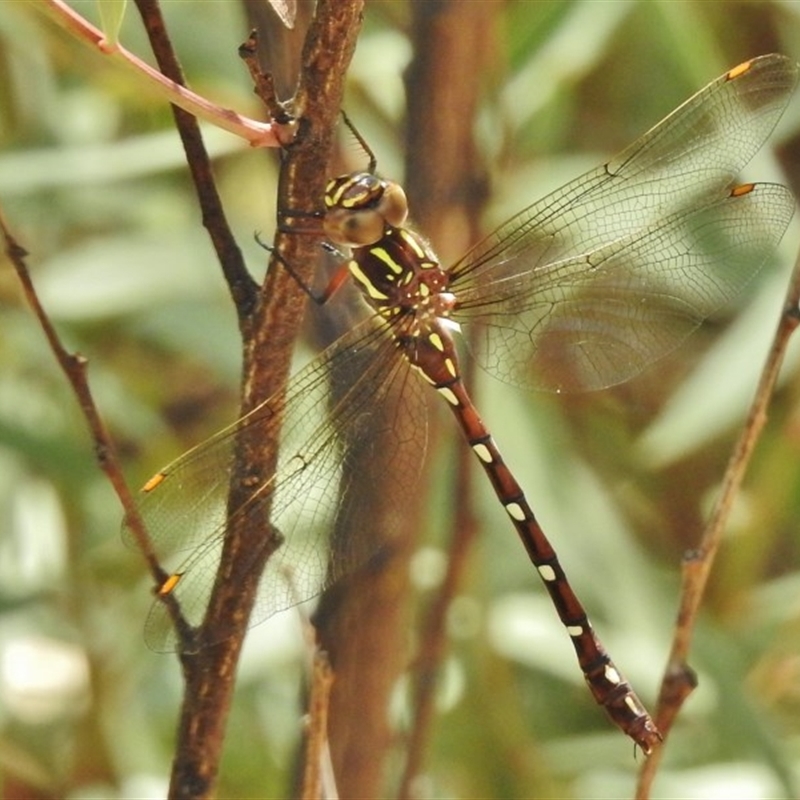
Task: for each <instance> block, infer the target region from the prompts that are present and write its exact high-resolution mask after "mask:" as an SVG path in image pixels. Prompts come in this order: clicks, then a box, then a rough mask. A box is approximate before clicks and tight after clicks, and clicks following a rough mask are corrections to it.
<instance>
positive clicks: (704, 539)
mask: <svg viewBox="0 0 800 800" xmlns="http://www.w3.org/2000/svg"><path fill="white" fill-rule="evenodd" d="M799 305H800V254H798V258H797V261H796V262H795V265H794V270H793V272H792V275H791V278H790V281H789V287H788V290H787V292H786V297H785V299H784V303H783V307H782V310H781V315H780V319H779V320H778V326H777V329H776V331H775V336H774V338H773V340H772V345H771V347H770V349H769V353H768V354H767V359H766V362H765V364H764V368H763V370H762V372H761V377H760V379H759V382H758V387H757V389H756V393H755V396H754V398H753V402H752V404H751V406H750V411H749V413H748V415H747V420H746V421H745V424H744V427H743V429H742V432H741V434H740V436H739V440H738V441H737V443H736V446H735V447H734V450H733V453H732V454H731V457H730V459H729V461H728V466H727V469H726V471H725V475H724V477H723V481H722V488H721V490H720V494H719V497H718V498H717V501H716V503H715V505H714V508H713V510H712V512H711V516H710V518H709V520H708V524H707V525H706V527H705V530H704V531H703V534H702V536H701V537H700V541H699V543H698V546H697V547H696V548H695V549H694V550H691V551H690V552H688V553H687V554H686V556H685V558H684V563H683V585H682V591H681V599H680V605H679V608H678V615H677V621H676V627H675V635H674V638H673V641H672V648H671V650H670V654H669V658H668V660H667V667H666V669H665V671H664V677H663V679H662V682H661V690H660V692H659V698H658V706H657V711H656V724H657V725H658V727H659V729H660V730H661V732H662V734H663V736H664V737H665V738H666V737H667V735H668V734H669V730H670V728H671V727H672V724H673V722H674V720H675V718H676V717H677V715H678V712H679V711H680V709H681V707H682V706H683V703H684V702H685V700H686V698H687V697H688V696H689V695H690V694H691V692H692V690H693V689H694V687H695V685H696V680H695V676H694V672H693V671H692V669H691V667H690V666H689V665H688V661H687V659H688V656H689V649H690V647H691V642H692V636H693V634H694V629H695V625H696V623H697V616H698V612H699V610H700V605H701V603H702V600H703V596H704V594H705V589H706V586H707V584H708V578H709V575H710V574H711V568H712V567H713V565H714V559H715V557H716V554H717V551H718V549H719V546H720V543H721V541H722V535H723V532H724V530H725V525H726V523H727V521H728V517H729V516H730V512H731V509H732V507H733V503H734V500H735V498H736V496H737V494H738V492H739V490H740V488H741V485H742V481H743V479H744V475H745V471H746V470H747V466H748V464H749V463H750V459H751V458H752V455H753V452H754V450H755V447H756V444H757V443H758V440H759V438H760V436H761V433H762V431H763V429H764V425H765V424H766V421H767V407H768V405H769V402H770V400H771V398H772V395H773V392H774V390H775V384H776V383H777V380H778V375H779V373H780V368H781V364H782V363H783V358H784V356H785V354H786V349H787V347H788V345H789V341H790V339H791V337H792V334H793V333H794V331H795V330H796V329H797V327H798V324H800V308H799ZM663 749H664V748H658V749H657V750H656V752H655V753H654V754H653V755H652V756H651V757H650V758H648V759H647V760H646V761H645V762H644V763H643V765H642V769H641V772H640V775H639V783H638V786H637V789H636V798H637V800H646V798H648V797H649V796H650V789H651V787H652V784H653V780H654V779H655V776H656V773H657V772H658V768H659V766H660V763H661V758H662V753H663Z"/></svg>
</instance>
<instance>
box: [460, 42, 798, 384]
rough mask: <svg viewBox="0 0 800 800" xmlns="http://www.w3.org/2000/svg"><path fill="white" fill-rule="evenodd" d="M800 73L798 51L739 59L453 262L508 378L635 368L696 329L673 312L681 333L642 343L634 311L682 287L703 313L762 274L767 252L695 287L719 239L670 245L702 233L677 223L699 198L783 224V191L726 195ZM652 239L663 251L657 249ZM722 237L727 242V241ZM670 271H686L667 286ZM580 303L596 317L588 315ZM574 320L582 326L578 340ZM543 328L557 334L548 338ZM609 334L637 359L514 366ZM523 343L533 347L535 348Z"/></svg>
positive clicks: (604, 374) (533, 380) (666, 312)
mask: <svg viewBox="0 0 800 800" xmlns="http://www.w3.org/2000/svg"><path fill="white" fill-rule="evenodd" d="M796 82H797V68H796V65H795V64H794V63H793V62H791V61H790V60H789V59H787V58H785V57H783V56H779V55H769V56H761V57H759V58H756V59H753V61H751V62H749V64H748V65H747V66H746V67H745V66H743V67H741V68H737V69H736V70H731V71H730V72H729V73H726V74H725V75H723V76H722V77H720V78H718V79H717V80H716V81H714V82H713V83H711V84H709V85H708V86H707V87H706V88H705V89H703V90H701V91H700V92H698V93H697V94H696V95H695V96H694V97H692V98H690V99H689V100H687V101H686V102H685V103H684V104H683V105H682V106H680V107H679V108H678V109H676V110H675V111H674V112H673V113H672V114H670V115H669V116H668V117H666V118H665V119H664V120H662V121H661V122H660V123H659V124H658V125H656V126H655V127H654V128H652V129H651V130H650V131H648V132H647V133H646V134H644V135H643V136H642V137H641V138H639V139H638V140H637V141H636V142H634V143H633V144H632V145H631V146H630V147H628V148H627V149H626V150H625V151H623V152H622V153H621V154H620V155H618V156H617V157H616V158H614V159H612V160H611V161H609V162H608V163H607V164H605V165H603V166H601V167H599V168H598V169H596V170H593V171H591V172H589V173H586V174H585V175H583V176H581V177H579V178H577V179H576V180H574V181H572V182H570V183H568V184H567V185H566V186H564V187H562V188H561V189H559V190H557V191H556V192H554V193H552V194H551V195H549V196H547V197H545V198H544V199H543V200H540V201H539V202H537V203H535V204H534V205H532V206H530V207H529V208H527V209H526V210H524V211H523V212H521V213H520V214H518V215H517V216H515V217H514V218H512V219H511V220H509V221H508V222H507V223H505V224H504V225H502V226H501V227H500V228H499V229H498V230H497V231H495V232H494V233H493V234H491V235H490V236H489V237H488V238H487V239H486V240H484V242H482V243H481V244H479V245H478V246H477V247H476V248H474V249H473V250H472V251H470V253H468V254H467V256H465V257H464V258H463V259H461V260H460V261H459V262H458V263H456V264H455V265H454V266H453V268H452V269H451V275H452V282H451V287H452V290H453V292H454V293H456V296H457V297H458V313H457V315H456V316H457V318H458V319H459V320H460V321H463V322H464V323H466V324H471V325H473V326H477V327H478V328H479V331H478V338H479V339H480V341H481V342H482V345H483V347H482V349H481V350H479V351H478V352H477V353H476V355H477V357H478V358H479V360H480V361H481V362H482V363H483V364H484V365H485V366H486V367H487V368H488V369H489V370H490V371H492V372H494V373H496V374H498V375H499V376H500V377H501V378H503V379H504V380H507V381H509V382H511V383H515V384H519V385H523V386H532V387H535V388H546V389H553V390H560V389H583V388H599V387H601V386H607V385H610V384H613V383H616V382H619V381H621V380H625V379H626V378H629V377H631V375H633V374H635V373H636V372H638V371H639V370H640V369H641V368H642V367H643V366H645V365H646V364H647V363H650V362H652V361H653V360H655V359H656V358H658V357H660V356H662V355H664V354H665V353H666V352H668V351H669V350H671V349H672V348H673V347H675V346H676V345H677V344H678V342H679V341H680V340H681V339H682V338H683V336H685V334H686V332H687V331H685V326H677V329H678V330H679V333H672V334H670V333H669V332H667V333H666V334H665V335H660V336H649V337H646V341H647V343H648V344H647V345H645V344H644V343H642V342H641V341H638V342H637V341H634V339H635V338H636V337H638V336H639V333H638V331H637V330H634V329H632V322H634V321H635V322H636V323H637V324H644V325H645V326H646V327H652V326H654V325H655V324H656V323H657V321H658V320H659V319H660V318H661V317H663V316H667V317H672V313H671V311H670V303H671V299H670V298H672V297H673V296H676V295H677V296H680V297H681V298H682V299H683V300H684V301H686V302H688V303H689V305H690V306H691V307H692V308H694V309H695V311H698V310H701V309H706V310H705V311H703V313H704V314H706V315H707V314H708V313H710V312H711V311H713V310H714V309H715V308H717V307H718V306H719V305H721V304H722V303H723V302H724V301H725V300H726V299H727V298H728V297H730V296H731V294H732V293H733V292H734V291H737V290H738V289H734V287H738V288H739V289H740V288H741V286H743V285H744V283H745V282H746V281H743V280H742V273H747V274H748V275H753V274H755V272H756V271H757V269H758V268H759V266H760V264H761V263H763V260H764V258H763V255H762V254H760V253H755V256H756V257H755V258H754V259H753V260H752V261H751V262H750V264H749V266H748V265H747V264H745V263H743V262H740V261H738V260H737V270H736V271H737V274H736V275H732V276H730V277H729V278H725V279H723V280H722V281H717V280H715V283H717V284H719V285H720V287H721V288H722V290H723V291H722V292H721V293H720V294H719V295H718V296H717V298H716V299H714V300H712V299H711V298H710V297H707V296H702V297H694V296H693V294H692V288H691V287H693V286H704V285H705V283H706V282H705V279H704V278H703V277H701V276H698V275H696V274H695V272H694V271H695V270H704V269H708V268H709V267H710V265H711V264H712V261H711V260H710V259H709V258H708V256H707V255H706V253H713V251H714V249H715V248H714V247H711V248H709V247H706V250H705V251H704V252H702V253H698V254H697V257H692V255H691V254H690V253H687V254H685V255H684V254H681V255H680V256H676V257H672V256H671V255H670V254H672V253H674V252H676V251H677V250H678V249H679V248H680V247H681V245H682V243H683V244H685V243H687V242H690V241H692V239H693V238H694V234H693V233H692V231H691V230H689V231H681V230H680V224H679V221H680V220H684V221H685V222H686V223H687V224H690V225H693V224H695V222H696V218H695V217H694V216H693V213H691V210H692V209H695V210H699V211H698V212H697V213H699V214H700V216H701V218H702V219H704V220H706V224H709V225H711V224H713V223H712V222H711V221H709V220H708V217H709V214H711V215H713V214H714V213H717V212H716V211H715V210H717V209H718V213H720V215H721V217H720V220H719V224H718V226H717V230H719V231H721V230H724V229H725V228H726V227H729V224H730V222H729V221H730V218H731V215H733V216H735V217H736V219H737V220H738V221H739V222H740V223H741V224H742V225H743V226H744V229H745V230H744V234H743V235H744V236H745V237H746V238H747V240H748V241H752V242H760V243H763V244H764V247H765V248H767V249H768V248H769V247H771V246H772V245H774V243H775V242H776V241H777V240H778V239H779V238H780V234H781V233H782V232H783V229H784V228H785V224H786V223H785V222H784V220H785V216H786V205H787V200H786V198H785V196H784V195H783V193H780V192H778V191H776V190H772V189H768V190H761V189H759V190H758V191H757V192H755V193H754V194H753V196H751V197H749V198H747V199H745V200H744V202H734V201H729V200H728V199H727V198H728V195H729V194H730V191H731V188H732V186H733V185H734V181H735V177H736V175H737V174H738V172H739V171H740V170H741V168H742V167H743V166H744V165H745V164H746V163H747V162H748V161H749V160H750V159H751V158H752V156H753V155H754V153H755V152H756V151H757V150H758V148H759V147H760V146H761V144H762V143H763V142H764V140H765V139H766V138H767V136H768V135H769V134H770V132H771V131H772V130H773V128H774V127H775V124H776V123H777V121H778V119H779V117H780V115H781V113H782V112H783V110H784V108H785V106H786V103H787V102H788V99H789V97H790V95H791V93H792V91H793V89H794V87H795V84H796ZM736 200H741V198H737V199H736ZM750 209H753V210H754V211H755V217H754V219H752V220H750V219H747V218H746V214H747V213H748V212H749V211H750ZM687 210H689V211H690V213H686V211H687ZM772 213H774V214H775V216H776V219H775V221H773V220H772V219H770V215H771V214H772ZM698 218H699V217H698ZM706 238H707V237H706ZM656 247H661V248H663V252H662V253H659V252H655V250H656ZM716 249H717V250H719V251H720V253H721V254H722V253H724V252H725V245H723V244H719V245H717V247H716ZM600 252H602V253H613V254H614V259H613V263H614V269H613V273H614V276H615V277H614V280H609V279H608V273H607V272H605V271H602V270H601V271H599V272H598V271H597V270H596V269H595V268H592V267H591V260H592V254H594V253H600ZM584 271H585V274H583V272H584ZM623 272H624V273H627V274H626V275H623ZM666 279H669V280H673V281H675V282H676V283H682V284H685V285H684V286H670V285H667V280H666ZM621 287H624V290H623V289H621ZM687 287H688V289H687ZM606 291H607V292H609V294H607V295H605V296H604V295H603V292H606ZM514 295H516V296H517V297H518V301H517V304H516V305H513V301H512V300H511V298H512V297H513V296H514ZM539 295H542V297H539ZM623 297H625V299H626V301H627V302H631V301H632V302H634V303H635V304H636V305H637V309H635V310H628V311H620V312H619V313H612V314H610V315H604V313H603V311H604V309H603V308H602V306H603V305H604V304H608V305H609V306H615V307H616V305H617V304H618V303H620V302H621V301H622V299H623ZM662 298H665V299H666V307H665V308H662V307H661V302H662ZM520 306H521V307H524V308H529V309H535V311H529V312H528V313H526V314H525V315H523V319H521V320H517V321H514V322H512V323H509V319H508V318H509V315H512V314H514V313H515V309H516V308H519V307H520ZM579 314H581V315H582V314H588V315H589V318H588V319H587V320H582V319H581V318H580V317H579V316H576V315H579ZM551 317H553V318H555V317H557V318H558V319H551ZM615 320H616V321H617V323H619V324H621V325H622V329H621V330H620V331H618V332H616V333H615V334H612V333H611V332H610V329H609V325H611V324H612V323H614V321H615ZM601 321H602V322H601ZM696 324H697V322H695V323H694V325H692V327H694V326H695V325H696ZM509 325H511V326H512V327H511V328H510V327H509ZM576 329H577V330H580V331H581V333H580V334H579V336H580V344H576V337H578V334H576V333H575V330H576ZM509 330H513V331H514V332H513V333H511V334H510V333H508V331H509ZM545 334H546V336H547V338H548V342H547V343H545V344H541V343H539V342H538V341H537V339H538V337H539V336H540V335H545ZM558 337H562V341H560V342H559V341H558ZM607 346H612V347H617V346H621V347H622V348H623V349H627V350H628V351H632V350H636V351H637V356H636V358H634V359H633V360H629V359H627V358H623V357H622V355H621V351H620V354H618V355H612V356H610V357H609V359H608V366H607V367H605V368H592V369H586V370H580V372H582V374H584V375H585V376H586V378H585V381H584V382H580V381H576V380H575V379H574V378H569V379H567V380H566V382H564V381H561V380H560V379H555V378H554V376H553V375H552V372H545V374H544V377H541V378H537V377H536V375H535V374H534V373H532V372H531V370H530V369H523V370H520V369H519V366H518V365H519V364H520V363H524V364H525V365H527V366H528V367H530V366H531V365H532V364H534V363H535V362H536V361H537V360H541V356H537V355H536V354H537V352H539V353H541V352H542V351H543V350H544V351H546V352H550V353H554V352H557V351H559V350H561V351H563V352H564V353H569V352H575V351H576V350H581V349H585V350H586V352H589V353H592V354H593V355H592V361H593V362H594V363H599V362H598V359H600V358H601V356H600V354H601V353H602V351H603V350H604V348H605V347H607ZM520 347H523V348H527V356H525V355H524V354H523V353H520V352H519V348H520ZM545 360H547V361H549V358H548V359H545ZM584 360H586V359H585V358H584ZM512 363H513V364H514V365H515V366H513V367H512V366H511V364H512ZM612 365H617V366H612Z"/></svg>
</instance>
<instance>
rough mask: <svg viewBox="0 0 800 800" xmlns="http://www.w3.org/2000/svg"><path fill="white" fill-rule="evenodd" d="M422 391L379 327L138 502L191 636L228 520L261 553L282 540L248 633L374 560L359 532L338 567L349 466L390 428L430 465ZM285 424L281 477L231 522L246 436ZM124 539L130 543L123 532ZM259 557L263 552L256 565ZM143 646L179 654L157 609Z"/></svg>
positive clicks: (321, 361) (402, 480)
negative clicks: (242, 527) (248, 532)
mask: <svg viewBox="0 0 800 800" xmlns="http://www.w3.org/2000/svg"><path fill="white" fill-rule="evenodd" d="M420 390H421V382H420V381H419V380H417V379H416V378H415V377H414V376H413V375H411V372H410V370H409V369H408V366H407V364H406V362H405V360H404V359H403V358H402V356H400V354H399V353H398V352H397V349H396V347H395V345H394V342H393V339H392V337H391V335H390V332H389V330H388V329H387V328H386V326H381V327H376V326H375V324H374V322H373V320H371V319H370V320H367V321H366V322H365V323H362V324H361V325H359V326H357V327H356V328H354V329H353V330H352V331H350V332H349V333H347V334H346V335H345V336H343V337H341V338H340V339H339V340H338V341H337V342H335V343H334V344H333V345H332V346H331V347H329V348H328V349H327V350H326V351H325V352H324V353H322V354H321V355H320V356H319V357H318V358H317V359H315V360H314V361H313V362H312V363H311V364H309V365H308V366H307V367H305V368H304V369H303V370H301V371H300V372H299V373H298V374H297V375H296V376H295V377H294V378H293V379H292V381H291V383H290V386H289V389H288V392H287V395H286V397H285V399H282V398H280V397H276V398H270V399H268V400H267V401H266V402H264V403H262V404H261V405H260V406H258V407H257V408H256V409H254V410H253V411H252V412H251V413H250V414H248V415H247V416H245V417H243V418H242V419H240V420H239V421H238V422H236V423H234V424H233V425H231V426H230V427H229V428H226V429H225V430H223V431H221V432H220V433H218V434H217V435H215V436H214V437H212V438H211V439H209V440H207V441H206V442H205V443H203V444H201V445H198V446H197V447H196V448H194V449H192V450H190V451H188V452H187V453H186V454H184V455H183V456H181V457H180V458H179V459H177V460H176V461H174V462H173V463H172V464H170V465H169V466H168V467H166V468H165V469H164V470H163V471H162V473H161V474H163V475H164V479H163V480H162V481H161V482H160V483H158V485H156V486H155V488H154V489H152V490H151V491H149V492H147V493H144V494H142V495H141V501H140V503H139V510H140V512H141V514H142V516H143V518H144V520H145V523H146V525H147V527H148V530H149V532H150V535H151V537H152V539H153V541H154V543H155V546H156V549H157V553H158V556H159V559H160V560H161V563H162V566H163V567H164V569H165V570H167V571H168V572H174V573H176V574H179V575H180V576H181V577H180V580H179V581H178V583H177V585H176V587H175V589H174V590H173V592H172V594H173V596H174V597H175V598H176V599H177V601H178V603H179V604H180V607H181V611H182V613H183V615H184V617H185V618H186V620H187V621H188V622H189V624H190V625H193V626H197V625H199V624H200V623H201V622H202V621H203V617H204V615H205V611H206V607H207V605H208V600H209V597H210V594H211V590H212V588H213V585H214V580H215V576H216V571H217V566H218V563H219V558H220V554H221V549H222V544H223V539H224V535H225V531H226V528H227V525H228V520H229V518H232V517H240V516H243V517H246V518H247V520H248V522H252V523H254V524H256V525H259V526H261V527H263V530H264V539H263V547H264V548H268V547H270V546H271V544H270V543H271V538H270V533H271V532H272V531H277V532H278V533H279V535H280V536H281V537H282V538H283V542H282V544H281V546H280V547H279V548H278V549H277V551H276V552H275V553H273V554H272V555H271V556H270V558H269V560H268V562H267V567H266V569H265V571H264V573H263V575H262V577H261V581H260V584H259V590H258V599H257V602H256V605H255V608H254V611H253V614H252V617H251V619H250V624H251V625H255V624H257V623H259V622H263V621H264V620H265V619H267V618H268V617H270V616H272V615H273V614H275V613H277V612H278V611H282V610H285V609H287V608H290V607H292V606H294V605H296V604H297V603H300V602H302V601H304V600H307V599H309V598H312V597H315V596H316V595H318V594H319V593H320V592H322V591H323V590H324V589H325V588H327V587H328V586H330V585H332V584H333V583H335V582H336V581H337V580H338V579H340V578H341V577H342V576H344V575H346V574H349V573H351V572H352V571H353V570H355V569H356V568H357V567H358V566H359V565H360V564H362V563H363V562H364V561H366V560H368V559H369V557H370V556H371V555H372V554H373V553H374V551H375V548H376V547H377V545H375V544H373V536H372V533H373V532H371V531H356V533H355V534H354V535H353V538H352V541H350V542H348V543H347V546H346V547H344V548H342V547H337V549H336V557H335V559H334V560H333V561H331V560H329V546H328V536H329V531H330V530H331V528H332V524H333V519H334V516H335V514H336V513H337V511H340V510H341V508H350V507H352V506H353V505H357V504H358V503H359V489H358V487H357V485H356V484H355V483H354V482H352V481H350V480H349V479H343V476H345V475H347V474H348V473H349V470H348V466H349V464H350V461H351V460H352V459H355V458H356V457H361V455H362V454H363V449H364V446H365V443H369V442H372V441H378V440H379V439H380V431H381V429H382V428H385V427H386V426H389V427H391V428H392V429H394V428H395V427H396V428H397V429H398V430H400V429H402V430H403V431H405V434H404V435H405V436H406V437H409V436H411V437H413V438H414V439H415V441H416V446H415V447H413V448H412V452H413V453H414V454H416V456H417V457H418V458H419V460H420V461H421V459H422V455H423V453H424V450H425V436H426V420H425V415H424V414H420V413H419V412H418V409H420V404H419V403H416V402H413V400H412V401H410V402H409V399H410V398H409V395H411V394H414V393H416V392H418V391H420ZM409 414H411V415H416V417H415V418H414V419H411V420H408V419H404V421H403V422H404V424H403V425H402V426H400V425H397V423H396V420H397V417H398V416H399V415H405V416H407V415H409ZM281 417H282V418H283V424H282V427H281V428H280V430H281V433H280V454H279V460H278V466H277V468H276V470H275V472H274V474H272V475H268V476H264V478H263V480H260V481H258V483H257V484H256V485H254V486H253V490H252V492H251V493H250V494H249V496H248V499H247V500H246V501H245V502H244V503H243V504H241V505H240V506H238V507H232V508H231V509H230V510H227V509H226V506H227V503H228V483H229V480H230V476H231V472H232V468H233V453H234V446H235V442H236V437H237V435H239V433H240V432H241V431H242V430H243V429H245V428H247V429H248V431H247V432H248V435H249V436H255V437H256V439H257V438H259V437H261V436H262V435H263V436H264V437H269V436H274V435H275V432H276V430H277V429H278V425H279V421H280V419H281ZM406 450H407V448H406ZM418 466H419V465H418V464H402V465H400V467H401V469H398V471H397V474H396V475H395V476H394V477H393V480H392V481H386V482H385V486H382V491H384V494H388V495H389V501H390V502H392V501H396V502H397V503H400V502H401V498H402V497H403V496H404V493H405V492H408V491H409V490H410V488H411V487H410V486H409V484H410V485H411V486H413V483H414V481H415V476H416V475H417V474H418V473H419V469H418ZM270 507H271V511H269V510H268V509H269V508H270ZM387 527H388V528H389V529H387V530H385V531H383V532H382V533H383V535H384V537H385V538H391V536H392V530H391V521H389V522H387ZM123 535H124V536H125V537H126V538H128V539H130V537H131V534H130V532H129V531H127V530H126V529H124V534H123ZM187 553H188V555H187ZM261 554H262V553H261V552H259V551H254V553H253V564H254V565H255V564H256V563H257V562H258V561H259V560H260V559H259V558H258V557H257V556H259V555H261ZM145 639H146V641H147V643H148V645H149V646H150V647H151V648H152V649H154V650H157V651H169V650H174V649H176V648H177V647H178V646H179V642H178V639H177V636H176V634H175V632H174V630H173V625H172V621H171V619H170V616H169V613H168V612H167V609H166V607H165V606H164V604H163V603H162V602H160V601H156V602H155V603H154V604H153V607H152V610H151V612H150V615H149V617H148V619H147V623H146V626H145ZM212 641H213V639H207V640H205V641H204V644H211V643H212Z"/></svg>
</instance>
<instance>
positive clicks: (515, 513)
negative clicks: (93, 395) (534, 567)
mask: <svg viewBox="0 0 800 800" xmlns="http://www.w3.org/2000/svg"><path fill="white" fill-rule="evenodd" d="M506 511H508V514H509V516H510V517H511V518H512V519H515V520H517V521H518V522H523V521H524V520H525V512H524V511H523V510H522V506H521V505H520V504H519V503H509V504H508V505H507V506H506ZM539 572H540V574H541V569H540V570H539Z"/></svg>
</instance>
